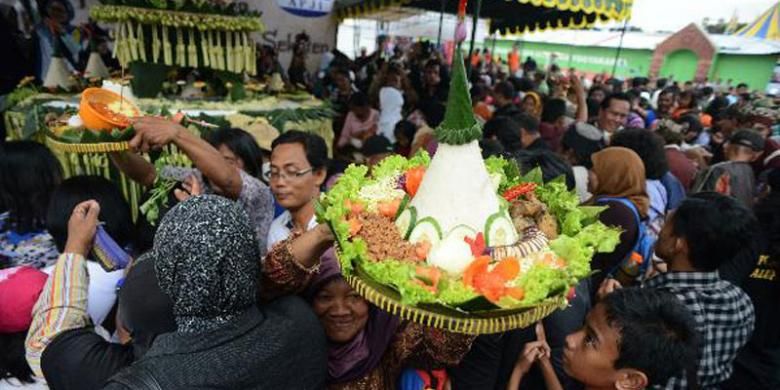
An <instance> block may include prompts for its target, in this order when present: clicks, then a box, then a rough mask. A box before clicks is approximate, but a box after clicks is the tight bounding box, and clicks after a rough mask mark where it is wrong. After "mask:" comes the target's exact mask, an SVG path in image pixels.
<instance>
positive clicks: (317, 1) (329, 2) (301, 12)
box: [276, 0, 335, 18]
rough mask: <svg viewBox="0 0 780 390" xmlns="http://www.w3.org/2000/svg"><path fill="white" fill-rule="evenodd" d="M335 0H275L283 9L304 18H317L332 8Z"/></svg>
mask: <svg viewBox="0 0 780 390" xmlns="http://www.w3.org/2000/svg"><path fill="white" fill-rule="evenodd" d="M334 2H335V0H276V4H278V5H279V7H281V8H282V9H283V10H285V11H287V12H289V13H291V14H293V15H296V16H302V17H304V18H318V17H320V16H325V15H327V14H329V13H330V11H332V10H333V3H334Z"/></svg>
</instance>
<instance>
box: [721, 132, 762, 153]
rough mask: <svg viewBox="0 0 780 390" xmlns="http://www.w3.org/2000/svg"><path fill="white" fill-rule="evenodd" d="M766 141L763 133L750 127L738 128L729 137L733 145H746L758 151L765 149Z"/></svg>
mask: <svg viewBox="0 0 780 390" xmlns="http://www.w3.org/2000/svg"><path fill="white" fill-rule="evenodd" d="M765 142H766V141H765V140H764V137H763V136H762V135H761V134H758V133H757V132H755V131H753V130H748V129H742V130H737V132H736V133H734V135H732V136H731V139H729V143H731V144H732V145H740V146H746V147H748V148H750V149H753V150H755V151H756V152H760V151H762V150H764V144H765Z"/></svg>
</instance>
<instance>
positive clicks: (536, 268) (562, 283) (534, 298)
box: [499, 264, 570, 306]
mask: <svg viewBox="0 0 780 390" xmlns="http://www.w3.org/2000/svg"><path fill="white" fill-rule="evenodd" d="M569 282H570V278H569V275H568V274H567V272H566V270H562V269H555V268H552V267H550V266H547V265H544V264H534V265H533V266H532V267H531V269H530V270H528V272H526V273H524V274H523V275H521V276H520V279H519V281H518V283H517V285H518V286H519V287H522V288H523V290H524V291H525V296H524V297H523V300H522V305H525V306H527V305H533V304H536V303H539V302H541V301H543V300H545V299H547V297H548V296H550V294H551V293H553V292H556V291H566V290H567V289H568V286H569ZM499 303H500V302H499Z"/></svg>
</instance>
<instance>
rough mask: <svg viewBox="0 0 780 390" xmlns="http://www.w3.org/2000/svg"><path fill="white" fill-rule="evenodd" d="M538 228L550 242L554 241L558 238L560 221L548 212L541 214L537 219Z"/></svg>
mask: <svg viewBox="0 0 780 390" xmlns="http://www.w3.org/2000/svg"><path fill="white" fill-rule="evenodd" d="M536 226H537V227H538V228H539V230H541V232H542V233H544V235H545V236H547V238H549V239H550V240H554V239H555V238H557V237H558V221H556V220H555V217H553V216H552V214H550V213H548V212H547V211H545V212H543V213H541V214H540V216H539V217H538V218H537V219H536Z"/></svg>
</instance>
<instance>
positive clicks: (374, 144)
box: [360, 135, 393, 157]
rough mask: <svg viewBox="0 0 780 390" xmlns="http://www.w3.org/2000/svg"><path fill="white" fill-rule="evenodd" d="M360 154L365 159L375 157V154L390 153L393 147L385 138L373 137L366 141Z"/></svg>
mask: <svg viewBox="0 0 780 390" xmlns="http://www.w3.org/2000/svg"><path fill="white" fill-rule="evenodd" d="M360 152H361V153H362V154H363V155H364V156H366V157H371V156H376V155H377V154H382V153H392V152H393V145H391V144H390V140H388V139H387V138H386V137H384V136H381V135H375V136H372V137H371V138H369V139H367V140H366V142H365V143H364V144H363V148H362V149H361V150H360Z"/></svg>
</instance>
